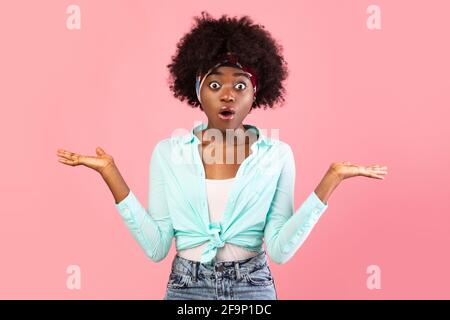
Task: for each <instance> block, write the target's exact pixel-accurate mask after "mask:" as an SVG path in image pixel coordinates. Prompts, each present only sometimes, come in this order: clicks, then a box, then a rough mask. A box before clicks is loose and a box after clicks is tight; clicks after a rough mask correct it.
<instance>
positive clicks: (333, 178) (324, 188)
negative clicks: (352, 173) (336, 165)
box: [314, 169, 341, 204]
mask: <svg viewBox="0 0 450 320" xmlns="http://www.w3.org/2000/svg"><path fill="white" fill-rule="evenodd" d="M340 182H341V179H340V178H339V176H338V175H337V173H336V172H334V171H333V170H332V169H329V170H328V171H327V173H326V174H325V175H324V176H323V178H322V180H321V181H320V183H319V184H318V186H317V187H316V189H315V190H314V192H315V193H316V195H317V197H318V198H319V199H320V200H321V201H322V202H323V203H324V204H327V201H328V199H329V198H330V196H331V194H332V193H333V191H334V189H336V187H337V186H338V185H339V183H340Z"/></svg>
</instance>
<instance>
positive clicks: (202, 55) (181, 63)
mask: <svg viewBox="0 0 450 320" xmlns="http://www.w3.org/2000/svg"><path fill="white" fill-rule="evenodd" d="M194 20H195V22H196V24H194V26H193V27H192V29H191V31H190V32H189V33H187V34H185V35H184V36H183V37H182V38H181V40H180V41H179V42H178V44H177V52H176V54H175V55H174V56H172V59H171V63H170V64H169V65H167V68H168V69H169V72H170V77H169V87H170V90H171V91H172V92H173V95H174V96H175V98H177V99H179V100H180V101H184V100H185V99H187V101H188V104H189V105H190V106H192V107H193V108H194V107H201V105H200V102H199V101H198V99H197V95H196V93H195V77H196V75H197V74H198V73H199V72H200V73H201V74H205V73H206V72H207V71H208V70H209V69H210V68H212V67H213V66H214V65H215V64H216V63H217V62H218V61H217V59H218V57H220V56H222V55H223V54H225V53H226V52H233V53H234V54H235V56H236V57H237V59H238V61H239V62H240V63H241V64H242V65H244V66H245V65H247V66H250V67H251V68H253V69H254V70H255V72H256V76H257V78H258V86H257V90H256V99H255V101H254V103H253V105H252V108H261V106H263V107H264V109H266V108H267V107H269V108H273V107H274V106H275V105H277V104H280V105H282V104H283V103H284V101H285V98H284V95H285V88H284V87H283V81H284V80H285V79H286V78H287V75H288V71H287V64H286V62H285V60H284V58H283V56H282V50H283V48H282V46H281V45H279V44H277V43H276V41H275V40H274V39H273V38H272V36H271V35H270V33H269V32H267V31H266V30H265V29H264V26H263V25H259V24H254V23H253V21H252V20H251V18H250V17H248V16H243V17H241V18H239V19H237V18H236V17H234V18H230V17H227V16H226V15H222V17H220V18H219V19H217V20H216V19H213V18H212V17H211V16H210V15H209V14H208V13H207V12H205V11H203V12H202V16H201V17H194Z"/></svg>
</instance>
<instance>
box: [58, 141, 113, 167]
mask: <svg viewBox="0 0 450 320" xmlns="http://www.w3.org/2000/svg"><path fill="white" fill-rule="evenodd" d="M95 152H96V154H97V156H85V155H80V154H78V153H74V152H70V151H67V150H64V149H58V150H57V156H58V161H59V162H61V163H64V164H66V165H69V166H79V165H84V166H86V167H88V168H91V169H94V170H95V171H98V172H99V173H100V174H101V173H102V171H103V170H104V169H105V168H106V167H108V166H110V165H112V164H114V159H113V157H112V156H110V155H109V154H107V153H106V152H105V151H103V149H102V148H100V147H97V148H96V149H95Z"/></svg>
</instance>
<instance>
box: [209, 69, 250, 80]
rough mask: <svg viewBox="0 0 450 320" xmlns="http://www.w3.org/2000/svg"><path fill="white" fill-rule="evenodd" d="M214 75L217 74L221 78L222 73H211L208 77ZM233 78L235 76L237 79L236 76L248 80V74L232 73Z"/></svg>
mask: <svg viewBox="0 0 450 320" xmlns="http://www.w3.org/2000/svg"><path fill="white" fill-rule="evenodd" d="M214 74H217V75H219V76H223V73H222V72H220V71H212V72H211V73H210V74H209V75H208V76H212V75H214ZM233 76H235V77H237V76H244V77H246V78H248V74H246V73H242V72H236V73H233Z"/></svg>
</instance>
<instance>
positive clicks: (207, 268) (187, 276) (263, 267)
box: [164, 251, 277, 300]
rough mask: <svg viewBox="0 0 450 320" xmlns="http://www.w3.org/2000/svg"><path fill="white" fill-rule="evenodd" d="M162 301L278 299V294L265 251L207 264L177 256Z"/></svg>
mask: <svg viewBox="0 0 450 320" xmlns="http://www.w3.org/2000/svg"><path fill="white" fill-rule="evenodd" d="M164 300H277V294H276V289H275V283H274V280H273V278H272V273H271V271H270V269H269V265H268V263H267V255H266V252H265V251H263V252H261V253H259V254H258V255H257V256H255V257H252V258H248V259H245V260H238V261H226V262H215V261H214V260H213V261H212V262H210V263H200V262H197V261H192V260H187V259H184V258H182V257H180V256H178V255H176V256H175V258H174V259H173V262H172V270H171V273H170V276H169V281H168V283H167V290H166V294H165V296H164Z"/></svg>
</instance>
